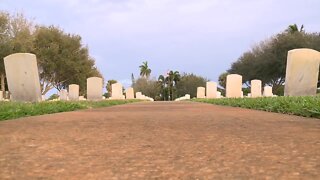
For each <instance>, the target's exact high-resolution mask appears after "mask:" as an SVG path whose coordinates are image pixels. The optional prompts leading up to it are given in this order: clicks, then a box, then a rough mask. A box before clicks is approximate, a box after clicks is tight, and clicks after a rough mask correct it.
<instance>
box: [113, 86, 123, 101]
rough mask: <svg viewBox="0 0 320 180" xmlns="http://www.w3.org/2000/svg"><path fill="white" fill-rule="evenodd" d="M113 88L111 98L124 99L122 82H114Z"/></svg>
mask: <svg viewBox="0 0 320 180" xmlns="http://www.w3.org/2000/svg"><path fill="white" fill-rule="evenodd" d="M111 89H112V93H111V99H124V96H123V90H122V85H121V84H120V83H114V84H112V85H111Z"/></svg>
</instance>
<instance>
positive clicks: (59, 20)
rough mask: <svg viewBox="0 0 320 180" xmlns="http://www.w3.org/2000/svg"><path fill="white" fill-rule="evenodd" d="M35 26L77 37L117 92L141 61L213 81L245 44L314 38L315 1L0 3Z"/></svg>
mask: <svg viewBox="0 0 320 180" xmlns="http://www.w3.org/2000/svg"><path fill="white" fill-rule="evenodd" d="M0 9H1V10H5V11H8V12H10V13H15V12H22V13H23V14H24V15H25V16H27V17H28V18H32V19H34V21H35V22H36V23H38V24H45V25H52V24H53V25H56V26H59V27H60V28H62V29H63V30H64V31H66V32H69V33H75V34H79V35H81V37H82V38H83V43H84V44H85V45H88V46H89V49H90V54H91V56H92V57H94V58H95V60H96V64H97V67H98V68H99V70H100V71H101V72H102V73H103V75H104V78H105V79H106V80H108V79H116V80H119V81H121V82H122V83H123V84H124V85H125V86H128V85H129V84H130V82H131V80H130V77H131V73H134V75H135V76H136V77H137V76H138V75H139V68H138V67H139V65H141V63H142V61H148V62H149V65H150V68H151V69H152V74H151V76H153V77H158V76H159V75H160V74H164V73H165V72H166V71H167V70H169V69H170V70H178V71H180V72H188V73H191V72H192V73H195V74H198V75H201V76H204V77H207V78H209V79H210V80H212V81H217V78H218V76H219V74H221V73H222V72H224V71H225V70H227V69H228V68H229V67H230V64H231V63H232V62H234V61H235V60H237V58H238V57H239V56H240V55H241V54H242V53H243V52H244V51H246V50H248V49H250V48H251V47H252V46H253V45H255V44H256V43H258V42H259V41H261V40H264V39H265V38H268V37H270V36H272V35H274V34H276V33H278V32H280V31H283V30H284V29H286V28H287V26H288V25H290V24H294V23H297V24H298V25H301V24H304V26H305V28H306V31H318V32H319V31H320V0H0Z"/></svg>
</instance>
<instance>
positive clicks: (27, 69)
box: [4, 53, 42, 102]
mask: <svg viewBox="0 0 320 180" xmlns="http://www.w3.org/2000/svg"><path fill="white" fill-rule="evenodd" d="M4 66H5V71H6V77H7V82H8V88H9V91H10V93H11V95H12V99H11V100H13V101H23V102H39V101H41V100H42V97H41V88H40V79H39V71H38V65H37V58H36V55H34V54H30V53H15V54H11V55H9V56H7V57H5V58H4Z"/></svg>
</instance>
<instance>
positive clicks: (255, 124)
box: [0, 102, 320, 179]
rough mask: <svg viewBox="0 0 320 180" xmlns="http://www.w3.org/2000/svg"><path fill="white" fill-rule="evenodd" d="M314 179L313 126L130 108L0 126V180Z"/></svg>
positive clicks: (279, 118)
mask: <svg viewBox="0 0 320 180" xmlns="http://www.w3.org/2000/svg"><path fill="white" fill-rule="evenodd" d="M258 177H259V179H260V178H267V177H270V178H271V179H273V178H275V179H279V178H283V179H291V178H297V179H320V120H317V119H308V118H301V117H296V116H288V115H280V114H275V113H267V112H260V111H253V110H245V109H238V108H229V107H221V106H214V105H209V104H200V103H190V102H180V103H136V104H129V105H122V106H115V107H110V108H101V109H93V110H86V111H78V112H68V113H61V114H54V115H45V116H38V117H30V118H24V119H18V120H10V121H4V122H0V179H4V178H9V179H35V178H46V179H47V178H49V179H168V178H172V179H178V178H180V179H248V178H252V179H257V178H258Z"/></svg>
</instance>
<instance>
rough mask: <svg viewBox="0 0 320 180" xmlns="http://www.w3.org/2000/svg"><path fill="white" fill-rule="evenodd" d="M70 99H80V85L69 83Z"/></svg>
mask: <svg viewBox="0 0 320 180" xmlns="http://www.w3.org/2000/svg"><path fill="white" fill-rule="evenodd" d="M69 100H70V101H78V100H79V85H77V84H70V85H69Z"/></svg>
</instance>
